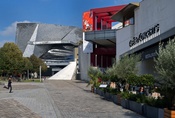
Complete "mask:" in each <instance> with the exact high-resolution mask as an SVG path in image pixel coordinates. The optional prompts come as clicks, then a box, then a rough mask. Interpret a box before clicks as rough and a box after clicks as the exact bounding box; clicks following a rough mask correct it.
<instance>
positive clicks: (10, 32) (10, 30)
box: [0, 20, 30, 36]
mask: <svg viewBox="0 0 175 118" xmlns="http://www.w3.org/2000/svg"><path fill="white" fill-rule="evenodd" d="M17 23H30V21H27V20H25V21H15V22H13V23H12V24H11V25H10V26H8V27H6V28H5V30H3V31H0V35H2V36H15V32H16V24H17Z"/></svg>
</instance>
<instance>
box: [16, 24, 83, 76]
mask: <svg viewBox="0 0 175 118" xmlns="http://www.w3.org/2000/svg"><path fill="white" fill-rule="evenodd" d="M80 40H82V29H81V28H77V27H74V26H61V25H54V24H41V23H18V24H17V31H16V44H17V45H18V47H19V49H20V50H21V51H22V52H23V56H24V57H30V56H31V55H32V54H34V55H35V56H37V57H39V58H41V59H43V60H44V62H45V63H46V64H47V66H48V72H49V73H48V74H49V75H53V74H55V73H56V72H58V71H59V70H61V69H62V68H64V67H65V66H67V65H68V64H69V62H71V61H74V60H77V59H75V58H77V53H78V52H77V51H76V50H75V48H76V47H77V46H78V43H79V41H80Z"/></svg>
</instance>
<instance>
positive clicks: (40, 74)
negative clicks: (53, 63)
mask: <svg viewBox="0 0 175 118" xmlns="http://www.w3.org/2000/svg"><path fill="white" fill-rule="evenodd" d="M39 78H40V82H41V66H39Z"/></svg>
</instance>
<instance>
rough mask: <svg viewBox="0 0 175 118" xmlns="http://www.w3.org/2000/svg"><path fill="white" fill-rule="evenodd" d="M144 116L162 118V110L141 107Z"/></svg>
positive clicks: (147, 106)
mask: <svg viewBox="0 0 175 118" xmlns="http://www.w3.org/2000/svg"><path fill="white" fill-rule="evenodd" d="M143 112H144V115H145V116H146V117H148V118H163V116H164V110H163V109H160V108H156V107H152V106H149V105H144V106H143Z"/></svg>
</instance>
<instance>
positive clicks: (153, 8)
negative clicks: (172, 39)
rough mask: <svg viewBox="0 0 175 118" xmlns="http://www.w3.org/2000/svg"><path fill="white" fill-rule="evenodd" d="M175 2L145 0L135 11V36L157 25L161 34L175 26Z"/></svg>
mask: <svg viewBox="0 0 175 118" xmlns="http://www.w3.org/2000/svg"><path fill="white" fill-rule="evenodd" d="M174 5H175V0H143V1H141V2H140V7H139V8H137V9H136V10H135V36H138V35H139V33H142V32H144V31H146V30H148V29H149V28H151V27H153V26H154V25H156V24H159V25H160V33H164V32H166V31H167V30H169V29H171V28H173V27H174V26H175V12H173V11H174Z"/></svg>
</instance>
